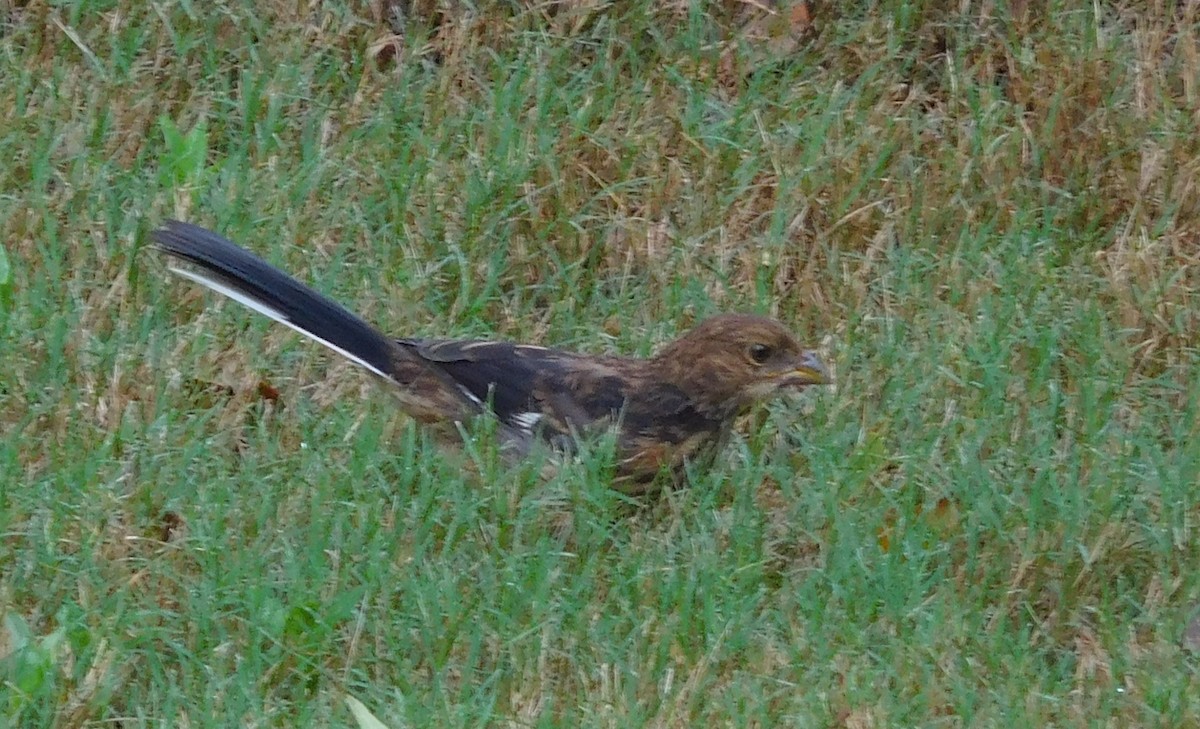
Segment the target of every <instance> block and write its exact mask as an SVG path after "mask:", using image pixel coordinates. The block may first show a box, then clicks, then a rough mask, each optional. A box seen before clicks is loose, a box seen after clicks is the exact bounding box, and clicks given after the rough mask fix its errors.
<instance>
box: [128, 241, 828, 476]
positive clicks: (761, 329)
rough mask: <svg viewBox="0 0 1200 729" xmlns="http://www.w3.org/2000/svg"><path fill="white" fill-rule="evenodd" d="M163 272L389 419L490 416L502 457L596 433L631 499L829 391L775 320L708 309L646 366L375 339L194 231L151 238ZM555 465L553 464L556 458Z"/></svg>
mask: <svg viewBox="0 0 1200 729" xmlns="http://www.w3.org/2000/svg"><path fill="white" fill-rule="evenodd" d="M151 237H152V240H153V242H154V244H155V246H156V247H157V249H158V250H159V251H161V252H162V253H164V254H165V255H166V256H167V268H168V269H169V270H170V271H172V272H174V273H176V274H179V275H181V276H183V277H184V278H187V279H190V280H191V281H194V282H195V283H198V284H201V285H203V286H205V287H207V288H209V289H212V290H213V291H216V292H218V293H220V294H223V295H225V296H227V297H229V298H231V299H233V300H234V301H237V302H239V303H241V304H243V305H245V306H247V307H249V308H250V309H252V310H254V311H256V312H259V313H260V314H264V315H266V316H267V317H269V318H271V319H273V320H275V321H277V322H279V323H280V324H283V325H285V326H287V327H290V328H292V329H294V330H296V331H297V332H299V333H301V334H303V335H304V336H306V337H309V338H311V339H313V340H315V341H317V342H319V343H320V344H322V345H324V346H326V347H328V348H329V349H331V350H333V351H334V352H337V353H338V354H340V355H341V356H343V357H345V358H346V359H348V360H350V361H351V362H353V363H355V364H357V365H359V366H361V367H362V368H364V369H366V370H367V371H368V372H370V373H371V374H373V375H374V376H376V377H377V378H379V379H380V380H382V381H384V382H385V383H387V384H388V385H389V386H390V389H391V391H392V392H393V393H394V394H395V396H396V397H397V399H398V402H399V408H400V410H401V411H403V412H405V413H407V414H408V415H409V416H411V417H412V418H414V419H415V420H417V421H418V422H421V423H425V424H441V425H442V426H446V425H447V424H449V425H450V426H452V427H449V428H446V427H443V428H441V431H443V432H445V433H448V434H453V435H452V436H451V437H457V438H459V439H461V438H463V437H470V436H467V435H465V433H466V432H467V431H465V430H464V429H463V428H461V427H459V426H460V425H461V424H463V423H465V422H467V421H469V420H471V419H473V418H477V417H480V416H490V417H492V418H494V420H495V422H496V424H497V427H496V429H495V432H496V437H497V438H498V439H499V445H500V452H501V453H502V454H504V456H505V457H506V460H509V461H512V462H516V461H519V460H520V459H521V458H524V457H527V456H528V455H529V454H530V453H531V452H532V451H533V450H534V449H535V448H537V447H539V446H549V447H550V451H551V452H552V453H556V454H561V455H568V456H569V455H570V454H572V453H576V452H578V448H579V445H580V444H581V443H582V442H583V441H584V440H585V439H588V438H593V437H598V435H599V434H601V433H610V434H612V436H613V441H614V444H615V452H614V462H613V463H612V471H611V473H612V485H613V486H614V487H615V488H617V489H618V490H620V491H622V492H624V493H627V494H631V495H640V494H644V493H650V492H652V491H655V490H657V488H658V487H657V486H656V484H661V483H663V482H664V480H665V482H668V483H671V482H674V483H678V482H680V481H685V480H686V478H687V469H688V468H689V466H690V465H691V464H698V465H700V466H701V467H704V466H705V465H706V464H707V465H711V463H712V461H713V459H714V457H715V455H716V453H717V452H719V450H720V449H721V448H722V447H723V446H724V444H725V442H726V440H727V436H728V434H729V433H730V432H731V430H732V428H733V426H734V423H735V421H736V419H737V418H738V416H739V415H741V414H743V413H745V412H746V411H747V410H749V409H750V408H751V407H752V406H753V405H755V404H756V403H760V402H763V401H766V400H770V399H772V398H774V397H776V396H778V395H781V394H783V393H786V392H791V391H796V390H799V389H803V388H806V387H808V386H811V385H827V384H831V383H832V378H831V376H830V374H829V370H828V369H827V367H826V366H825V364H824V363H823V361H822V360H821V358H820V357H819V356H818V355H817V353H816V352H814V351H813V350H811V349H806V348H804V347H802V346H801V345H800V343H799V342H798V340H797V339H796V337H795V336H794V335H793V334H792V333H791V331H790V330H789V329H788V327H786V326H785V325H784V324H783V323H781V322H780V321H778V320H776V319H772V318H768V317H765V316H759V315H755V314H744V313H731V314H718V315H715V316H712V317H710V318H708V319H705V320H703V321H702V322H700V323H699V324H698V325H696V326H695V327H694V328H692V329H691V330H689V331H688V332H686V333H685V334H683V335H682V336H681V337H679V338H678V339H676V340H674V341H672V342H670V343H669V344H667V345H666V346H664V347H662V348H661V349H660V350H659V351H658V352H657V353H655V354H654V355H653V356H651V357H648V358H635V357H624V356H614V355H592V354H585V353H579V352H573V351H567V350H563V349H555V348H551V347H545V346H540V345H534V344H521V343H516V342H508V341H481V340H460V339H435V338H419V337H402V338H394V337H389V336H387V335H385V334H383V333H382V332H381V331H379V330H378V329H377V328H375V327H374V326H372V325H371V324H369V323H367V322H366V321H365V320H363V319H362V318H361V317H359V316H358V315H356V314H354V313H352V312H351V311H349V310H348V309H346V308H345V307H343V306H342V305H340V304H338V303H337V302H335V301H333V300H332V299H330V298H327V297H326V296H324V295H322V294H320V293H318V292H316V291H314V290H313V289H311V288H309V287H308V286H306V285H304V284H302V283H300V282H299V281H297V280H296V279H294V278H292V277H291V276H289V275H288V274H286V273H284V272H283V271H280V270H279V269H277V268H275V267H274V266H272V265H271V264H269V263H267V262H266V261H264V260H263V259H261V258H259V257H258V256H256V255H254V254H253V253H250V252H249V251H247V250H245V249H244V248H242V247H240V246H238V245H237V244H235V243H233V242H232V241H230V240H229V239H227V238H225V237H223V236H221V235H220V234H218V233H215V232H213V231H211V230H208V229H206V228H203V227H200V226H198V225H194V224H191V223H185V222H180V221H176V220H169V221H166V222H165V223H164V224H163V226H162V227H161V228H159V229H157V230H155V231H153V233H152V234H151ZM560 460H561V459H560Z"/></svg>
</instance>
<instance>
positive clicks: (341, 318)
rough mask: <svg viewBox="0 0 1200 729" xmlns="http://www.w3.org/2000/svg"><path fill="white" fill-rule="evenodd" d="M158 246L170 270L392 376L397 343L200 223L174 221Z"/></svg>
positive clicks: (160, 236)
mask: <svg viewBox="0 0 1200 729" xmlns="http://www.w3.org/2000/svg"><path fill="white" fill-rule="evenodd" d="M153 237H154V242H155V243H156V244H157V245H158V247H159V249H160V250H162V251H163V252H164V253H166V254H167V255H169V256H171V257H172V258H173V259H175V261H173V262H172V263H171V264H169V268H170V269H171V270H172V271H174V272H175V273H178V274H179V275H181V276H184V277H185V278H190V279H191V280H193V281H195V282H197V283H199V284H202V285H204V286H207V287H208V288H210V289H212V290H213V291H217V292H219V293H222V294H224V295H226V296H228V297H229V298H231V299H233V300H234V301H237V302H239V303H241V304H243V305H245V306H248V307H250V308H251V309H253V310H255V311H257V312H259V313H260V314H265V315H266V316H269V317H271V318H272V319H274V320H275V321H277V322H279V323H280V324H285V325H287V326H289V327H291V328H292V329H295V330H296V331H298V332H300V333H301V334H303V335H305V336H307V337H310V338H312V339H314V340H316V341H318V342H320V343H321V344H324V345H325V346H326V347H329V348H330V349H332V350H333V351H335V352H337V353H338V354H341V355H342V356H344V357H346V358H347V359H349V360H351V361H352V362H355V363H357V364H359V365H362V366H363V367H365V368H367V369H368V370H371V371H372V372H374V373H375V374H377V375H379V376H380V377H385V378H390V377H391V375H390V374H389V372H390V370H391V369H392V363H393V358H394V357H395V355H396V343H395V342H394V341H392V340H391V339H389V338H388V337H386V336H384V335H383V334H382V333H380V332H379V331H378V330H377V329H375V328H374V327H372V326H371V325H370V324H368V323H366V322H365V321H363V320H362V319H360V318H359V317H358V316H356V315H354V314H352V313H351V312H349V311H347V310H346V309H345V308H343V307H342V306H341V305H340V304H337V303H336V302H334V301H332V300H330V299H328V298H326V297H324V296H322V295H321V294H318V293H317V292H316V291H313V290H312V289H310V288H309V287H307V286H305V285H304V284H302V283H300V282H299V281H297V280H295V279H294V278H292V277H291V276H288V275H287V274H285V273H283V272H282V271H280V270H279V269H277V268H275V267H274V266H272V265H271V264H269V263H267V262H266V261H264V260H262V259H261V258H259V257H258V256H255V255H254V254H252V253H250V252H248V251H246V250H243V249H242V248H240V247H238V246H237V245H235V244H234V243H232V242H231V241H229V240H228V239H226V238H224V237H222V236H220V235H217V234H216V233H214V232H212V231H210V230H205V229H204V228H201V227H200V226H197V225H192V224H190V223H181V222H179V221H176V220H171V221H168V222H167V224H166V225H165V226H164V227H163V228H160V229H159V230H156V231H155V232H154V234H153Z"/></svg>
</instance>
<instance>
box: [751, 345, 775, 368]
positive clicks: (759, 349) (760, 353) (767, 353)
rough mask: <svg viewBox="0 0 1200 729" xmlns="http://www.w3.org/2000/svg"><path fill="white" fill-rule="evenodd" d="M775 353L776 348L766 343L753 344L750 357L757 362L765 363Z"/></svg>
mask: <svg viewBox="0 0 1200 729" xmlns="http://www.w3.org/2000/svg"><path fill="white" fill-rule="evenodd" d="M774 353H775V352H774V350H772V349H771V348H770V347H768V346H767V345H765V344H751V345H750V349H749V354H750V359H751V360H753V361H754V363H755V364H764V363H765V362H766V361H767V360H769V359H771V355H772V354H774Z"/></svg>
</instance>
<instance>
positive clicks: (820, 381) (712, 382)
mask: <svg viewBox="0 0 1200 729" xmlns="http://www.w3.org/2000/svg"><path fill="white" fill-rule="evenodd" d="M654 361H655V363H656V365H657V366H658V367H660V368H661V369H662V370H663V371H664V372H665V373H666V374H667V375H668V376H669V377H670V378H671V379H673V380H674V381H675V382H676V383H677V384H678V385H679V386H680V387H681V388H683V389H684V390H685V391H687V392H688V393H689V394H690V395H692V397H694V398H697V399H698V400H701V401H704V402H707V403H709V404H711V405H713V406H720V407H728V406H732V408H733V409H734V410H737V411H740V410H743V409H745V408H747V407H749V406H750V405H752V404H754V403H756V402H761V401H763V400H766V399H769V398H771V397H773V396H775V395H776V394H778V393H780V392H782V391H787V390H794V389H799V388H802V387H804V386H807V385H825V384H830V383H831V382H832V381H833V380H832V378H831V377H830V376H829V371H828V370H827V369H826V368H825V365H824V364H823V363H822V362H821V360H820V358H819V357H817V355H816V354H815V353H814V352H812V351H811V350H807V349H805V348H803V347H802V346H800V343H799V342H798V341H796V338H795V336H793V335H792V333H791V332H790V331H789V330H788V328H787V327H785V326H784V325H783V324H781V323H780V322H778V321H776V320H775V319H770V318H767V317H762V316H754V315H751V314H722V315H720V316H715V317H712V318H711V319H706V320H705V321H703V322H701V323H700V324H699V325H698V326H696V327H695V328H694V329H692V330H691V331H690V332H688V333H687V334H685V335H683V336H682V337H680V338H679V339H677V340H675V341H674V342H672V343H671V344H669V345H667V346H666V347H665V348H664V349H663V350H662V351H660V352H659V353H658V354H657V355H656V356H655V358H654Z"/></svg>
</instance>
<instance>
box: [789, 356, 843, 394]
mask: <svg viewBox="0 0 1200 729" xmlns="http://www.w3.org/2000/svg"><path fill="white" fill-rule="evenodd" d="M783 379H784V381H785V384H788V385H794V386H796V387H802V386H804V385H829V384H832V383H833V378H832V377H830V375H829V370H828V369H827V368H826V367H825V363H824V362H822V361H821V359H820V358H819V357H817V355H816V353H815V352H804V353H803V354H801V355H800V362H799V364H798V365H797V366H796V368H795V369H792V370H789V371H788V372H787V373H786V374H785V375H784V377H783Z"/></svg>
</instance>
